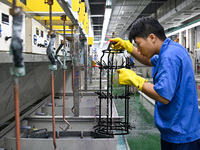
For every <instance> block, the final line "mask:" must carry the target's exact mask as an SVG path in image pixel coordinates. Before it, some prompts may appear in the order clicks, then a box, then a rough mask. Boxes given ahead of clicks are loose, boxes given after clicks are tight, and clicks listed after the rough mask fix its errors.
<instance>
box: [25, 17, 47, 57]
mask: <svg viewBox="0 0 200 150" xmlns="http://www.w3.org/2000/svg"><path fill="white" fill-rule="evenodd" d="M25 23H26V40H27V41H26V47H25V52H28V53H37V54H46V49H47V46H48V44H49V35H48V31H47V29H46V28H45V27H44V26H43V25H42V24H40V23H38V22H37V21H36V20H35V19H33V18H26V19H25Z"/></svg>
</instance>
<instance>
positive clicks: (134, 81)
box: [117, 68, 148, 91]
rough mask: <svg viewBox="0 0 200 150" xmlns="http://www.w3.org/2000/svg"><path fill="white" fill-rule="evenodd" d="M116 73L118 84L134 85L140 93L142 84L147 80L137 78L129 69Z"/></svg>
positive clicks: (119, 70)
mask: <svg viewBox="0 0 200 150" xmlns="http://www.w3.org/2000/svg"><path fill="white" fill-rule="evenodd" d="M117 73H119V84H123V85H134V86H135V87H137V88H138V89H139V90H140V91H142V87H143V84H144V83H145V82H148V80H146V79H144V78H142V77H140V76H138V75H137V74H136V73H135V72H134V71H132V70H130V69H125V68H122V69H118V70H117Z"/></svg>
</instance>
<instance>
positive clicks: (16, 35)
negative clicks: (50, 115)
mask: <svg viewBox="0 0 200 150" xmlns="http://www.w3.org/2000/svg"><path fill="white" fill-rule="evenodd" d="M10 14H11V15H12V16H13V26H12V40H11V45H10V54H11V55H13V67H12V68H11V69H10V73H11V75H13V78H14V95H15V96H14V97H15V125H16V127H15V133H16V150H20V149H21V144H20V108H19V86H18V77H19V76H24V75H25V67H24V63H23V56H22V50H23V46H22V39H21V31H22V22H23V16H22V14H23V9H22V7H17V6H16V0H13V5H12V9H10Z"/></svg>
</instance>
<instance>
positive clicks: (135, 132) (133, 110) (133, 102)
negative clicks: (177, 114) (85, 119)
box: [115, 88, 161, 150]
mask: <svg viewBox="0 0 200 150" xmlns="http://www.w3.org/2000/svg"><path fill="white" fill-rule="evenodd" d="M120 91H121V90H120V88H118V89H117V90H116V89H115V92H120ZM121 103H122V102H121V100H115V105H116V107H117V110H118V113H119V115H120V114H123V111H124V108H121V107H120V106H122V105H120V104H121ZM129 112H130V113H129V114H130V123H131V125H132V126H134V127H135V128H133V129H132V130H131V132H130V134H128V135H126V139H127V142H128V145H129V147H130V150H160V149H161V148H160V133H159V131H158V129H157V128H156V127H155V125H154V119H153V116H152V115H151V114H150V113H149V112H147V111H146V109H145V108H144V107H143V106H142V105H141V104H140V98H139V94H138V93H137V94H133V95H132V96H131V99H130V111H129Z"/></svg>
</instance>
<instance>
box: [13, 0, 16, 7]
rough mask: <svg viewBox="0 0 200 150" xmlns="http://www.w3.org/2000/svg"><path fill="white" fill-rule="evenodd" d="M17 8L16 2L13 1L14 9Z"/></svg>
mask: <svg viewBox="0 0 200 150" xmlns="http://www.w3.org/2000/svg"><path fill="white" fill-rule="evenodd" d="M16 6H17V3H16V0H13V9H14V8H15V7H16Z"/></svg>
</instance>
